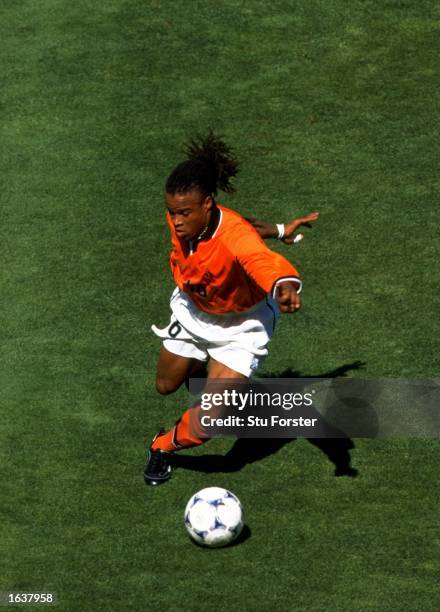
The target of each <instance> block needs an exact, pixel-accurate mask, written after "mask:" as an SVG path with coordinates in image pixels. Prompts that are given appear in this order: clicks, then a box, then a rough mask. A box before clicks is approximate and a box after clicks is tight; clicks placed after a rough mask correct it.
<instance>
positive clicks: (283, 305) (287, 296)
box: [275, 281, 301, 312]
mask: <svg viewBox="0 0 440 612" xmlns="http://www.w3.org/2000/svg"><path fill="white" fill-rule="evenodd" d="M275 299H276V301H277V303H278V307H279V309H280V311H281V312H296V311H297V310H299V309H300V308H301V297H300V295H299V293H297V292H296V288H295V286H294V285H293V284H292V283H291V282H290V281H286V282H285V283H280V284H279V285H278V287H277V290H276V293H275Z"/></svg>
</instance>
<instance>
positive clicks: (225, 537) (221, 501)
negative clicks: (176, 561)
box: [185, 487, 244, 548]
mask: <svg viewBox="0 0 440 612" xmlns="http://www.w3.org/2000/svg"><path fill="white" fill-rule="evenodd" d="M243 525H244V522H243V508H242V507H241V503H240V500H239V499H238V497H237V496H236V495H234V494H233V493H231V492H230V491H227V490H226V489H222V488H221V487H208V488H207V489H202V490H201V491H199V492H198V493H196V494H195V495H193V496H192V497H191V499H190V500H189V502H188V503H187V505H186V508H185V527H186V528H187V530H188V533H189V535H190V536H191V537H192V539H193V540H194V541H195V542H197V543H198V544H202V545H203V546H209V547H211V548H217V547H219V546H226V545H227V544H230V543H231V542H232V541H233V540H235V538H236V537H237V536H238V535H239V534H240V532H241V530H242V529H243Z"/></svg>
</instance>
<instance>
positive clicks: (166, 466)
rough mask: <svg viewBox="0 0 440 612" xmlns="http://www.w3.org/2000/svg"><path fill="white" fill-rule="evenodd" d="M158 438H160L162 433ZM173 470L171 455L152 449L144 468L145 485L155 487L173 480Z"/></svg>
mask: <svg viewBox="0 0 440 612" xmlns="http://www.w3.org/2000/svg"><path fill="white" fill-rule="evenodd" d="M157 436H160V433H158V434H157ZM157 436H155V438H154V440H155V439H156V438H157ZM154 440H153V442H154ZM171 469H172V468H171V463H170V453H167V452H165V451H161V450H153V449H152V448H150V450H149V451H148V457H147V463H146V464H145V467H144V481H145V484H147V485H153V486H155V485H160V484H162V483H164V482H166V481H167V480H169V479H170V478H171Z"/></svg>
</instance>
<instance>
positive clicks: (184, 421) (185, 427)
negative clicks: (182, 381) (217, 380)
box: [151, 406, 209, 453]
mask: <svg viewBox="0 0 440 612" xmlns="http://www.w3.org/2000/svg"><path fill="white" fill-rule="evenodd" d="M199 411H200V407H199V406H196V407H194V408H190V409H189V410H186V412H184V413H183V415H182V417H181V418H180V419H179V420H178V421H177V423H176V424H175V426H174V427H173V428H172V429H170V430H169V431H167V432H166V433H164V434H162V435H161V436H158V437H157V438H156V440H155V441H154V442H153V444H152V445H151V448H152V450H158V449H159V450H162V451H166V452H168V453H170V452H173V451H176V450H181V449H183V448H192V447H193V446H200V445H201V444H204V443H205V442H207V441H208V440H209V438H202V437H200V435H198V434H199V433H201V432H200V427H199V420H198V414H199Z"/></svg>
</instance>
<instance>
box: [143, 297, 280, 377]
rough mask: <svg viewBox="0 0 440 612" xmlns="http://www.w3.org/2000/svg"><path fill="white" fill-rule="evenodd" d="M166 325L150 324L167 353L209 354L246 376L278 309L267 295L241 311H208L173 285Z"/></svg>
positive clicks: (259, 357)
mask: <svg viewBox="0 0 440 612" xmlns="http://www.w3.org/2000/svg"><path fill="white" fill-rule="evenodd" d="M170 306H171V310H172V314H171V320H170V323H169V324H168V326H167V327H165V328H164V329H159V328H158V327H156V326H155V325H152V326H151V329H152V330H153V332H154V333H155V334H156V335H157V336H159V337H160V338H162V339H163V345H164V347H165V348H166V349H167V350H168V351H170V352H171V353H175V354H176V355H181V356H182V357H190V358H194V359H198V360H199V361H207V359H209V357H212V358H213V359H215V360H216V361H219V362H220V363H222V364H224V365H225V366H227V367H228V368H231V370H235V371H236V372H240V374H243V376H246V377H249V376H250V375H251V374H252V372H255V370H257V368H258V367H259V366H260V365H261V363H262V362H263V360H264V359H265V357H266V356H267V353H268V351H267V345H268V344H269V340H270V339H271V337H272V335H273V332H274V330H275V325H276V321H277V318H278V314H279V310H278V305H277V303H276V302H275V300H274V299H273V298H272V297H271V296H269V295H268V296H266V298H265V299H264V300H262V301H261V302H259V303H258V304H256V305H255V306H253V307H252V308H251V309H249V310H246V311H245V312H241V313H231V314H225V315H211V314H207V313H206V312H202V311H201V310H199V309H198V308H197V307H196V306H195V305H194V304H193V303H192V302H191V300H190V299H189V297H187V295H186V294H185V293H183V292H182V291H180V290H179V289H178V288H177V287H176V289H175V290H174V292H173V294H172V296H171V300H170Z"/></svg>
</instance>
